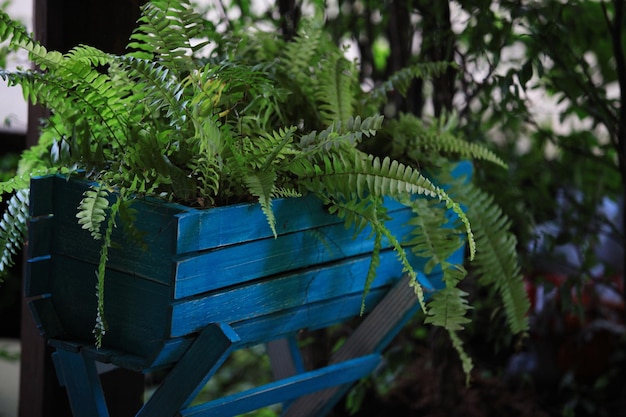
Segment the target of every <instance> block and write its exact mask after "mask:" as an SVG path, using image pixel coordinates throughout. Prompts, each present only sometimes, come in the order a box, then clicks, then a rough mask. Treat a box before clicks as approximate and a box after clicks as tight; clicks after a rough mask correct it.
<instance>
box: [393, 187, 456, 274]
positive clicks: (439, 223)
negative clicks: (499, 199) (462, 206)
mask: <svg viewBox="0 0 626 417" xmlns="http://www.w3.org/2000/svg"><path fill="white" fill-rule="evenodd" d="M402 203H403V204H405V205H407V206H409V207H411V210H412V211H413V213H414V216H412V217H411V219H409V221H408V222H407V224H409V225H411V226H413V230H412V231H411V236H410V238H409V239H408V240H406V241H405V242H404V244H405V245H406V246H407V247H410V248H411V251H412V252H413V253H414V254H415V255H416V256H417V257H419V258H422V259H425V260H426V264H425V265H424V273H425V274H427V275H428V274H431V273H432V272H433V270H434V269H435V268H436V267H439V268H441V270H442V271H443V281H444V282H446V283H453V284H455V283H457V282H459V281H460V280H461V279H463V277H464V276H465V270H464V269H463V268H461V267H455V266H452V265H450V264H449V262H447V261H446V259H448V258H449V257H450V256H451V255H452V254H453V253H454V252H456V251H457V250H458V249H460V248H461V245H462V244H463V239H462V235H461V234H460V233H456V232H455V231H454V228H453V227H454V226H455V225H451V224H446V223H448V221H449V220H448V219H447V218H446V216H445V211H444V210H442V207H441V203H440V202H439V201H438V200H435V199H426V198H414V199H410V198H406V199H405V200H402Z"/></svg>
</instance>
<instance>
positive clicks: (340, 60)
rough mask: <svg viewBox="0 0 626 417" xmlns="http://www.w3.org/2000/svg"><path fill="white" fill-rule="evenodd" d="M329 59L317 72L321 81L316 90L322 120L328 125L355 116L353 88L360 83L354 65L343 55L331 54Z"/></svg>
mask: <svg viewBox="0 0 626 417" xmlns="http://www.w3.org/2000/svg"><path fill="white" fill-rule="evenodd" d="M328 61H329V63H328V64H322V70H321V72H319V73H318V74H317V77H318V79H319V82H318V83H317V90H316V92H315V97H316V99H317V101H318V102H319V103H320V105H319V109H320V113H321V116H322V122H323V123H324V124H326V125H328V124H332V123H333V122H335V121H345V120H348V118H349V117H351V116H353V112H354V105H353V100H354V94H353V91H352V89H353V88H354V86H355V84H358V79H357V78H356V70H355V68H354V65H353V64H352V63H351V62H350V61H348V60H347V59H346V58H345V57H344V56H343V55H340V54H337V55H331V57H329V58H328Z"/></svg>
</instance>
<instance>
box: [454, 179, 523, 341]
mask: <svg viewBox="0 0 626 417" xmlns="http://www.w3.org/2000/svg"><path fill="white" fill-rule="evenodd" d="M465 188H466V189H467V193H466V194H464V195H460V194H459V196H458V198H459V199H462V202H467V203H469V204H468V206H469V209H468V217H469V218H470V220H471V222H472V225H474V230H476V243H477V245H478V247H479V248H480V249H479V251H478V252H477V256H476V259H475V262H474V264H473V267H474V269H475V272H476V274H477V275H478V277H479V283H480V284H481V285H485V286H493V287H494V288H495V289H496V290H497V291H498V293H499V294H500V295H501V297H502V300H503V303H504V309H505V312H506V317H507V321H508V324H509V327H510V329H511V331H512V332H513V333H520V332H524V331H526V330H528V326H529V325H528V318H527V313H528V310H529V308H530V302H529V300H528V297H527V294H526V292H525V290H524V283H523V277H522V275H521V272H520V271H521V269H520V265H519V263H518V258H517V239H516V237H515V235H514V234H512V233H511V232H509V231H508V230H509V225H510V221H509V220H508V218H507V217H506V215H505V214H504V213H503V212H502V209H500V207H498V206H497V205H496V204H495V203H494V200H493V196H490V195H488V194H487V193H485V192H483V191H481V190H479V189H478V188H475V187H473V186H471V185H468V186H467V187H465ZM455 195H456V194H455Z"/></svg>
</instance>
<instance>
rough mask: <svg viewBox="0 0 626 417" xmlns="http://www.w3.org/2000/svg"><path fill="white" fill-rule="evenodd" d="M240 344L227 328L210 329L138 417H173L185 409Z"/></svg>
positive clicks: (198, 340) (197, 341)
mask: <svg viewBox="0 0 626 417" xmlns="http://www.w3.org/2000/svg"><path fill="white" fill-rule="evenodd" d="M237 342H239V336H238V335H237V334H236V333H235V331H234V330H233V329H232V328H231V327H230V326H229V325H227V324H214V325H210V326H208V327H207V328H206V329H204V330H203V331H202V333H200V335H199V336H198V338H197V339H196V340H195V341H194V342H193V344H192V345H191V346H190V347H189V349H188V350H187V352H186V353H185V354H184V355H183V357H182V358H181V359H180V360H179V361H178V363H177V364H176V365H175V366H174V368H172V370H171V371H170V372H169V374H168V375H167V376H166V377H165V379H164V380H163V382H162V383H161V385H160V386H159V388H158V389H157V390H156V392H155V393H154V394H153V395H152V397H151V398H150V400H148V402H147V403H146V404H145V405H144V406H143V408H142V409H141V410H140V411H139V413H138V414H137V417H160V416H163V417H172V416H175V415H176V414H177V413H178V412H179V411H180V410H181V409H184V408H186V407H187V406H188V405H189V403H191V401H193V399H194V398H195V397H196V396H197V394H198V392H199V391H200V389H202V387H203V386H204V384H205V383H206V382H207V381H208V380H209V379H210V378H211V377H212V376H213V375H214V374H215V372H216V371H217V370H218V369H219V367H220V366H221V365H222V364H223V363H224V361H225V360H226V358H227V357H228V356H229V355H230V353H231V352H232V351H233V348H234V346H235V345H236V344H237Z"/></svg>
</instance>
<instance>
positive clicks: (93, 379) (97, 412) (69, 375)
mask: <svg viewBox="0 0 626 417" xmlns="http://www.w3.org/2000/svg"><path fill="white" fill-rule="evenodd" d="M53 357H54V359H55V360H54V363H55V366H56V369H57V375H58V376H59V380H60V381H61V382H62V384H63V385H65V387H66V388H67V395H68V397H69V400H70V405H71V407H72V413H73V414H74V415H75V416H90V417H91V416H93V417H108V415H109V411H108V409H107V406H106V401H105V399H104V393H103V391H102V385H101V384H100V379H99V377H98V372H97V370H96V365H95V362H94V361H93V360H90V359H87V358H85V357H84V356H83V355H82V354H80V353H73V352H68V351H65V350H58V351H56V352H55V353H54V356H53Z"/></svg>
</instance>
